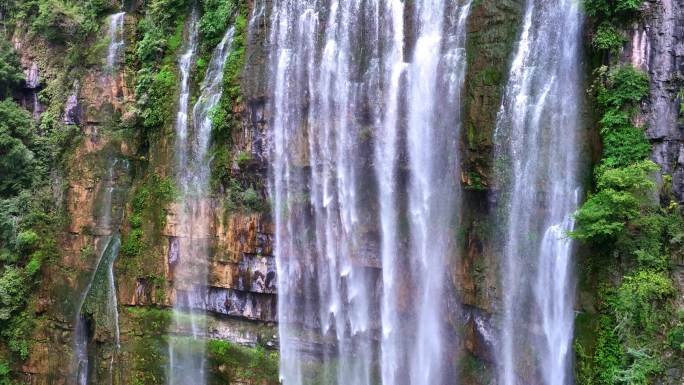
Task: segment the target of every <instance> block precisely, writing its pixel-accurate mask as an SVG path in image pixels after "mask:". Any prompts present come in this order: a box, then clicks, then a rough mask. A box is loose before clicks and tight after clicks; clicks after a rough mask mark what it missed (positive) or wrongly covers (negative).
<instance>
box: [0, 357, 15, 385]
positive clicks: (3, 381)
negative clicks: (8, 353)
mask: <svg viewBox="0 0 684 385" xmlns="http://www.w3.org/2000/svg"><path fill="white" fill-rule="evenodd" d="M13 384H14V382H13V381H12V378H11V377H10V367H9V364H8V363H7V362H6V361H4V360H2V359H0V385H13Z"/></svg>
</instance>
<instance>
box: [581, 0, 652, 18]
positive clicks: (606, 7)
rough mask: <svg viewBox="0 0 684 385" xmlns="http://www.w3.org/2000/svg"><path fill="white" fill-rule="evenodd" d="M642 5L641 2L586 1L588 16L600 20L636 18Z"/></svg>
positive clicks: (616, 0) (635, 0) (627, 0)
mask: <svg viewBox="0 0 684 385" xmlns="http://www.w3.org/2000/svg"><path fill="white" fill-rule="evenodd" d="M641 4H642V1H641V0H584V7H585V9H586V12H587V15H589V16H592V17H596V18H600V19H609V18H619V19H625V18H627V17H631V16H634V15H635V13H636V12H638V11H639V9H641Z"/></svg>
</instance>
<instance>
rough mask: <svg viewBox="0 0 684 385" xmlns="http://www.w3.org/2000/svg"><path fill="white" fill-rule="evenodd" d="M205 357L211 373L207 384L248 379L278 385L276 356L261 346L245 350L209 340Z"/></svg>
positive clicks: (228, 343) (233, 345) (229, 382)
mask: <svg viewBox="0 0 684 385" xmlns="http://www.w3.org/2000/svg"><path fill="white" fill-rule="evenodd" d="M207 355H208V358H209V362H210V363H211V364H212V365H211V367H213V368H217V370H215V371H214V373H212V374H213V378H211V379H210V384H217V385H218V384H232V383H235V382H236V381H238V380H245V379H249V380H250V381H254V382H264V383H270V384H275V383H278V354H277V353H276V352H274V351H268V350H265V349H264V348H263V347H260V346H257V347H256V348H248V347H244V346H239V345H235V344H232V343H230V342H228V341H223V340H209V342H208V344H207Z"/></svg>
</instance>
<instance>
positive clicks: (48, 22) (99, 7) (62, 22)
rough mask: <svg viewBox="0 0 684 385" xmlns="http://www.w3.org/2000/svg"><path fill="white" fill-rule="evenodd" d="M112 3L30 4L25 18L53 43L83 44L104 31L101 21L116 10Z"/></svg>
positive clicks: (30, 0)
mask: <svg viewBox="0 0 684 385" xmlns="http://www.w3.org/2000/svg"><path fill="white" fill-rule="evenodd" d="M114 5H115V3H114V2H112V1H109V0H76V1H65V0H27V1H25V2H24V3H23V4H22V14H23V15H24V16H25V17H26V18H27V19H28V20H30V21H31V28H32V30H33V32H35V33H37V34H39V35H41V36H42V37H44V38H45V39H47V40H48V41H50V42H52V43H58V44H63V43H67V42H70V43H74V42H82V41H84V40H85V39H86V38H87V36H88V35H89V34H91V33H93V32H96V31H97V30H98V29H99V27H100V22H99V20H98V19H99V18H100V17H101V16H103V15H104V14H106V13H109V12H111V11H112V10H113V9H114Z"/></svg>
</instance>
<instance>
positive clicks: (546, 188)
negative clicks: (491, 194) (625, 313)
mask: <svg viewBox="0 0 684 385" xmlns="http://www.w3.org/2000/svg"><path fill="white" fill-rule="evenodd" d="M582 21H583V18H582V15H581V11H580V9H579V3H578V2H577V1H574V0H559V1H557V2H548V1H541V0H528V2H527V6H526V9H525V13H524V19H523V27H522V32H521V35H520V40H519V42H518V46H517V51H516V53H515V56H514V58H513V62H512V65H511V69H510V74H509V80H508V85H507V87H506V91H505V94H504V97H503V101H502V105H501V109H500V112H499V116H498V122H497V129H496V134H495V141H496V155H497V159H498V160H500V161H503V163H504V165H502V166H499V167H500V169H499V170H498V174H499V175H498V180H499V181H500V182H501V190H502V193H503V195H502V198H501V200H502V201H503V202H504V203H503V204H504V205H505V206H504V208H505V210H500V211H501V212H505V213H503V214H502V218H500V221H499V222H501V223H503V224H504V225H505V228H504V229H503V231H502V235H501V241H502V242H501V246H502V256H503V262H502V264H501V269H502V279H503V287H502V292H503V317H502V324H501V346H500V349H499V383H501V384H504V385H515V384H526V383H539V384H547V385H566V384H570V383H572V380H571V378H572V376H571V361H572V336H573V320H574V313H573V305H574V294H575V293H574V291H575V282H574V274H573V271H572V266H573V263H572V244H571V242H570V240H569V239H568V237H567V235H566V233H567V232H568V231H569V230H572V228H573V220H572V214H573V212H574V211H575V210H576V209H577V205H578V204H579V202H578V200H579V187H580V181H579V179H580V177H579V174H580V164H579V158H578V156H579V154H580V153H581V139H582V137H581V132H582V125H581V119H580V116H581V114H580V102H579V101H580V100H581V99H582V89H581V84H582V79H581V68H582V65H581V61H580V58H581V41H582V35H581V33H582V32H581V29H582ZM530 364H531V365H532V367H533V368H535V369H529V370H527V369H528V368H526V367H525V365H530Z"/></svg>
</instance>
